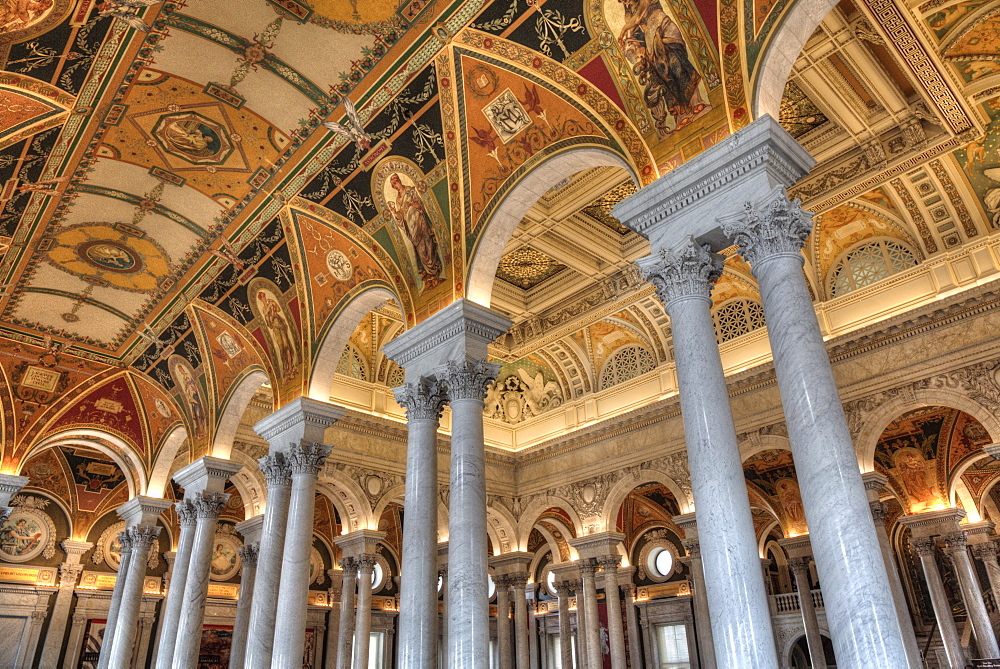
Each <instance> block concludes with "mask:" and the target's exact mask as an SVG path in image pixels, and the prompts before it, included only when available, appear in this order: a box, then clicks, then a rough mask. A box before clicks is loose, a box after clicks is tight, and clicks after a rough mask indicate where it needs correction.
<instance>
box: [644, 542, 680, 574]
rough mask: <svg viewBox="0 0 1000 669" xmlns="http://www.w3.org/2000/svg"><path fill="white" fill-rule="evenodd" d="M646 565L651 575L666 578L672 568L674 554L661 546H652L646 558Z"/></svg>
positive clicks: (671, 571)
mask: <svg viewBox="0 0 1000 669" xmlns="http://www.w3.org/2000/svg"><path fill="white" fill-rule="evenodd" d="M646 567H647V568H648V569H649V572H650V573H651V574H653V576H656V577H659V578H666V577H668V576H670V574H672V573H673V570H674V554H673V553H671V552H670V551H669V550H668V549H666V548H663V547H658V548H654V549H653V550H651V551H650V552H649V557H648V558H646Z"/></svg>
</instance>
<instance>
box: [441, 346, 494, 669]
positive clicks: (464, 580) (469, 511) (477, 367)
mask: <svg viewBox="0 0 1000 669" xmlns="http://www.w3.org/2000/svg"><path fill="white" fill-rule="evenodd" d="M498 371H499V365H495V364H492V363H487V362H462V363H455V362H452V363H449V364H448V366H447V368H446V370H444V371H443V374H442V377H443V378H442V380H443V381H444V383H445V385H446V387H447V393H448V399H449V401H450V403H451V423H452V437H451V476H450V487H449V517H448V655H449V659H448V666H449V667H450V668H451V669H462V668H463V667H472V666H475V665H476V663H477V662H481V661H482V658H484V657H486V656H487V655H488V653H489V648H490V644H489V618H488V613H489V611H488V609H487V606H488V599H487V591H488V587H487V579H486V576H487V545H488V542H487V537H486V451H485V442H484V437H483V408H484V407H485V403H484V401H483V399H484V397H485V393H486V388H487V386H488V385H489V384H490V383H491V382H492V381H493V379H495V378H496V375H497V372H498Z"/></svg>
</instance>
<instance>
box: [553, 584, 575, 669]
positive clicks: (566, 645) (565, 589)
mask: <svg viewBox="0 0 1000 669" xmlns="http://www.w3.org/2000/svg"><path fill="white" fill-rule="evenodd" d="M556 597H557V598H558V601H559V658H560V664H561V665H562V667H563V668H564V669H572V667H573V642H572V640H571V639H570V634H571V632H570V625H569V586H568V585H566V583H565V582H560V581H556Z"/></svg>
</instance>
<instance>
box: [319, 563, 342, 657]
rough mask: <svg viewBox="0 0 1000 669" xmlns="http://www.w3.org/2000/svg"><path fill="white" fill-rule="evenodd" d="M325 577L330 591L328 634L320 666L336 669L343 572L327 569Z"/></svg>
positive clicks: (336, 569)
mask: <svg viewBox="0 0 1000 669" xmlns="http://www.w3.org/2000/svg"><path fill="white" fill-rule="evenodd" d="M337 566H338V567H339V566H340V565H337ZM326 575H327V576H329V577H330V589H329V590H328V591H327V592H329V593H330V613H329V614H328V615H327V625H326V629H327V630H328V632H327V635H326V651H325V653H324V655H323V658H324V662H323V665H322V666H324V667H327V669H336V667H337V643H338V642H339V641H340V608H341V606H343V599H344V572H343V570H341V569H339V568H334V569H327V570H326Z"/></svg>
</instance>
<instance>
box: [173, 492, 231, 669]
mask: <svg viewBox="0 0 1000 669" xmlns="http://www.w3.org/2000/svg"><path fill="white" fill-rule="evenodd" d="M185 497H186V498H187V499H188V501H190V502H191V505H192V506H194V511H195V527H194V541H193V542H192V543H191V561H190V566H189V567H188V573H187V578H185V580H184V600H183V603H182V604H181V616H180V621H179V624H178V626H177V641H176V643H175V645H174V663H173V667H174V669H190V667H194V666H197V664H198V651H199V650H200V649H201V628H202V624H203V623H204V622H205V600H206V598H207V597H208V581H209V575H210V569H211V560H212V550H213V549H214V547H215V530H216V527H217V526H218V524H219V513H221V512H222V508H223V507H224V506H225V505H226V502H227V501H229V495H228V494H227V493H223V492H197V493H193V494H189V493H187V491H185Z"/></svg>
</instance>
